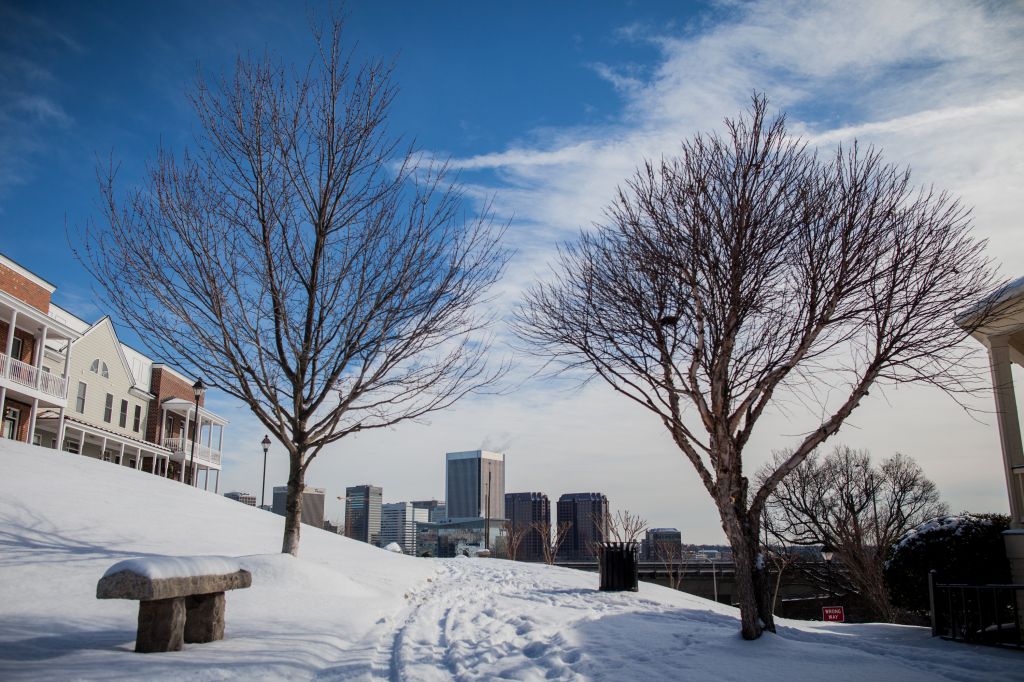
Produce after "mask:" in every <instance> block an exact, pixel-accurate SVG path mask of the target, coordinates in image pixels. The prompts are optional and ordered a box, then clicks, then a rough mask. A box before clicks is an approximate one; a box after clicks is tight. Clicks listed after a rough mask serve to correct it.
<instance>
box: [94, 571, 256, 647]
mask: <svg viewBox="0 0 1024 682" xmlns="http://www.w3.org/2000/svg"><path fill="white" fill-rule="evenodd" d="M251 584H252V574H251V573H249V571H244V570H242V569H241V568H239V566H238V564H237V562H235V561H234V560H233V559H229V558H227V557H147V558H143V559H129V560H128V561H121V562H119V563H117V564H114V565H113V566H111V567H110V568H109V569H107V572H106V573H105V574H104V575H103V577H102V578H100V581H99V583H98V584H97V585H96V598H97V599H136V600H138V601H139V627H138V632H137V633H136V637H135V651H138V652H143V653H150V652H156V651H180V650H181V648H182V645H183V643H184V642H189V643H190V644H191V643H201V642H213V641H215V640H218V639H224V592H225V591H227V590H236V589H239V588H244V587H249V586H250V585H251Z"/></svg>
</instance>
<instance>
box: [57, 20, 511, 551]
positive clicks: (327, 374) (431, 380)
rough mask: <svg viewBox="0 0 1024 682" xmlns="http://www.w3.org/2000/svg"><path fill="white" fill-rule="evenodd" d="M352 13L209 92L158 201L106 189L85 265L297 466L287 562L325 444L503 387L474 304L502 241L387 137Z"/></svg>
mask: <svg viewBox="0 0 1024 682" xmlns="http://www.w3.org/2000/svg"><path fill="white" fill-rule="evenodd" d="M341 35H342V24H341V21H340V20H337V19H335V20H334V21H332V22H329V23H328V24H327V25H326V26H325V27H324V26H316V27H314V30H313V37H314V42H315V46H314V47H315V50H314V56H313V57H312V59H311V60H310V61H309V63H308V64H307V65H305V66H303V67H300V68H297V69H287V68H285V67H284V66H282V65H280V64H278V63H277V62H275V61H274V60H272V59H271V57H269V56H264V57H260V58H257V57H246V58H243V57H239V59H238V61H237V64H236V67H235V72H234V74H232V75H231V76H229V77H225V78H222V79H219V80H217V81H216V82H213V83H210V82H208V81H206V80H205V79H203V78H202V77H200V78H199V80H198V82H197V84H196V86H195V88H194V89H193V90H192V92H191V93H190V99H191V102H192V105H193V108H194V110H195V113H196V116H197V117H198V119H199V133H198V136H197V138H196V140H195V145H194V147H193V149H192V150H191V151H189V152H187V153H185V154H184V155H182V156H180V157H176V156H174V155H173V154H171V153H170V152H168V151H166V150H161V151H160V153H159V155H158V156H157V158H156V160H155V162H154V163H153V164H152V165H151V167H150V168H149V170H148V174H147V175H146V177H145V178H144V180H143V182H142V185H141V187H139V188H136V189H131V190H129V191H127V192H125V193H124V194H123V195H121V194H118V193H116V192H115V190H114V172H113V170H110V171H108V172H107V173H106V174H103V175H101V190H102V196H103V210H104V216H103V217H104V220H103V221H102V222H101V223H98V224H97V223H89V224H88V225H87V226H86V228H85V230H84V232H85V234H84V235H83V238H82V240H81V246H80V248H79V250H78V252H77V253H78V255H79V257H80V258H81V259H82V260H83V261H84V262H85V263H86V264H87V266H88V267H89V268H90V269H91V270H92V272H93V274H94V275H95V276H96V278H97V280H98V281H99V284H100V287H101V288H102V290H103V294H104V297H105V299H106V301H107V302H108V303H109V304H110V305H112V306H113V307H114V309H115V310H116V311H117V312H118V313H119V314H120V316H121V318H122V319H123V320H125V321H126V322H127V323H128V324H129V325H130V326H131V327H133V328H134V329H135V330H136V331H137V332H138V335H139V338H140V339H141V341H142V342H143V343H144V344H145V345H146V346H147V347H148V348H149V349H150V350H151V351H152V352H153V353H155V354H156V355H158V356H159V357H161V358H163V359H165V360H167V361H169V362H173V363H175V364H178V365H180V366H182V367H184V368H187V369H189V370H191V371H192V373H194V374H195V375H196V376H201V377H202V378H203V379H204V380H205V381H206V382H207V383H208V384H210V385H212V386H214V387H216V388H219V389H221V390H222V391H224V392H225V393H227V394H228V395H230V396H232V397H234V398H237V399H238V400H240V401H242V402H243V403H244V404H245V405H247V406H248V407H249V409H250V410H251V411H252V413H253V414H254V415H255V416H256V418H257V419H259V421H260V422H261V423H262V424H263V425H264V426H265V427H266V428H267V429H268V430H269V431H270V433H271V434H273V435H274V437H276V438H277V439H278V440H279V441H280V442H281V443H283V445H284V447H285V448H286V449H287V450H288V455H289V472H288V498H287V503H286V516H285V525H284V539H283V542H282V551H284V552H290V553H292V554H297V553H298V548H299V532H300V528H301V526H300V513H301V508H302V507H301V497H302V490H303V487H304V478H305V474H306V471H307V470H308V468H309V466H310V464H311V463H312V462H313V461H314V459H315V458H316V456H317V455H318V454H319V453H320V452H321V451H322V450H323V449H324V448H325V447H326V446H328V445H330V444H331V443H335V442H337V441H339V440H341V439H342V438H345V437H346V436H350V435H352V434H355V433H360V432H364V431H368V430H371V429H380V428H386V427H391V426H394V425H396V424H398V423H400V422H403V421H406V420H415V419H420V418H422V417H425V416H426V415H428V414H430V413H432V412H434V411H436V410H441V409H444V408H446V407H448V406H449V405H451V404H452V403H454V402H455V401H456V400H458V399H460V398H461V397H463V396H464V395H466V394H467V393H469V392H471V391H474V390H478V389H481V388H483V387H485V386H487V385H489V384H490V383H491V382H492V381H493V380H494V379H495V378H496V377H497V376H498V375H499V374H500V373H501V369H500V368H499V369H498V370H496V371H491V370H490V369H489V368H488V366H487V365H486V364H485V362H484V358H485V355H486V351H487V343H486V339H485V338H483V337H481V336H480V335H479V334H477V332H478V331H480V330H482V329H483V328H484V326H485V325H486V324H487V322H488V318H487V317H486V316H481V315H480V314H479V313H478V312H477V310H478V307H477V305H478V304H479V303H480V302H481V301H482V299H483V297H484V296H485V293H486V291H487V289H488V288H489V286H490V285H491V284H492V283H493V282H494V281H495V280H496V279H497V278H498V277H499V275H500V273H501V271H502V269H503V267H504V264H505V261H506V255H505V252H504V251H503V250H502V249H501V248H500V246H499V238H500V233H501V230H500V229H498V228H495V227H494V226H493V225H492V223H491V222H490V220H489V219H488V218H487V216H486V215H484V216H481V217H476V218H466V217H465V216H464V215H463V211H464V206H463V202H462V195H461V193H460V191H459V190H458V189H457V188H455V187H453V186H451V185H450V184H449V183H448V182H447V181H446V180H445V177H446V173H445V169H444V168H443V167H434V166H429V165H422V164H420V163H419V161H418V160H417V156H416V155H415V153H414V150H412V149H408V150H404V151H403V150H401V149H400V148H399V143H398V141H397V139H396V138H394V137H392V136H391V135H390V133H389V132H388V130H387V120H388V112H389V109H390V106H391V103H392V100H393V99H394V96H395V89H394V87H393V85H392V84H391V69H390V67H388V66H387V65H385V64H383V63H381V62H379V61H373V62H368V63H366V64H363V65H354V64H352V63H350V62H349V60H348V59H347V57H346V54H345V52H344V50H343V46H342V40H341Z"/></svg>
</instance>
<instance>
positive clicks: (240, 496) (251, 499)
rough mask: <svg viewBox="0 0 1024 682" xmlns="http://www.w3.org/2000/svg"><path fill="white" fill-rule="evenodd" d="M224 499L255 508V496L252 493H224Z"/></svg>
mask: <svg viewBox="0 0 1024 682" xmlns="http://www.w3.org/2000/svg"><path fill="white" fill-rule="evenodd" d="M224 497H226V498H228V499H229V500H234V501H235V502H241V503H242V504H247V505H249V506H250V507H255V506H256V496H255V495H254V494H252V493H243V492H230V493H224Z"/></svg>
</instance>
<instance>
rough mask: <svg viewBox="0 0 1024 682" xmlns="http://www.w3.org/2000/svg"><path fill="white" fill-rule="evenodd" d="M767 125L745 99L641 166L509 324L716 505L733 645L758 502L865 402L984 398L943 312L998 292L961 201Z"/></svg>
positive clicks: (763, 597)
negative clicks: (598, 395) (649, 418)
mask: <svg viewBox="0 0 1024 682" xmlns="http://www.w3.org/2000/svg"><path fill="white" fill-rule="evenodd" d="M766 112H767V101H766V100H765V99H764V98H763V97H760V96H755V98H754V102H753V106H752V107H751V110H750V111H749V113H748V114H747V115H742V116H740V117H739V118H738V119H735V120H727V121H726V122H725V125H726V130H727V132H726V134H725V136H724V137H723V136H719V135H715V134H712V135H698V136H696V137H694V138H693V139H690V140H687V141H684V142H683V143H682V146H681V149H680V152H679V155H678V156H676V157H674V158H665V159H663V160H661V161H660V162H657V163H655V162H647V163H645V164H644V166H643V167H642V168H640V169H639V170H638V172H637V173H636V175H635V176H634V177H633V178H632V179H631V180H629V181H628V182H627V183H626V186H625V187H624V188H621V189H620V190H619V191H618V193H617V195H616V197H615V198H614V200H613V202H612V204H611V206H610V208H609V209H608V211H607V219H606V221H605V222H604V223H603V224H601V225H597V226H595V228H594V229H593V230H589V231H584V232H583V233H581V235H580V236H579V238H578V240H576V241H575V242H573V243H571V244H567V245H565V246H564V248H563V249H562V251H561V253H560V257H559V261H558V263H557V264H556V266H555V271H554V274H553V277H552V279H551V280H550V281H547V282H542V283H539V284H537V285H535V286H534V287H533V288H532V289H531V291H530V292H528V294H527V295H526V298H525V301H524V303H523V304H522V306H521V307H520V308H519V310H518V317H517V328H518V331H519V334H520V336H521V337H522V338H523V339H524V340H525V341H526V342H528V343H529V344H531V346H532V347H533V348H534V349H535V350H537V351H539V352H540V353H542V354H546V355H547V356H548V357H549V358H551V359H552V361H553V362H554V363H555V366H556V367H559V368H561V369H563V370H582V371H583V372H584V375H585V376H589V377H600V378H601V379H603V380H604V381H605V382H607V383H608V384H609V385H610V386H611V387H612V388H613V389H614V390H616V391H618V392H619V393H621V394H623V395H625V396H627V397H628V398H630V399H631V400H633V401H634V402H636V403H637V404H638V405H640V406H642V407H643V408H644V409H646V410H649V411H650V412H652V413H653V414H654V416H655V417H656V418H657V419H658V420H659V421H660V422H661V424H663V425H664V427H665V428H666V429H667V430H668V432H669V433H670V434H671V437H672V439H673V441H674V443H675V444H676V446H677V447H678V448H679V450H680V451H681V453H682V454H683V455H684V456H685V457H686V458H687V459H688V460H689V461H690V463H691V464H692V466H693V467H694V469H695V470H696V472H697V475H698V476H699V478H700V481H701V483H702V484H703V485H704V487H705V489H706V490H707V492H708V494H709V495H710V496H711V498H712V500H713V501H714V503H715V505H716V507H717V508H718V512H719V515H720V517H721V520H722V526H723V529H724V530H725V533H726V535H727V536H728V538H729V543H730V545H731V547H732V551H733V558H734V560H735V563H736V594H735V599H736V600H737V601H738V603H739V605H740V613H741V624H742V634H743V636H744V637H745V638H747V639H754V638H757V637H759V636H760V634H761V632H762V631H763V630H764V629H766V628H767V629H769V630H772V629H773V628H774V621H773V618H772V614H771V604H770V600H769V598H768V594H769V585H768V582H769V581H768V579H767V576H766V573H765V570H764V564H763V562H761V561H759V557H758V553H759V547H760V543H759V537H758V536H759V526H760V519H761V509H762V508H763V506H764V504H765V501H766V499H767V497H768V495H769V494H770V493H771V491H772V490H773V489H774V488H775V486H776V485H777V484H778V482H779V481H780V480H781V479H782V478H783V477H784V476H785V475H786V474H788V473H789V472H790V471H792V470H793V469H794V468H796V467H797V466H798V465H799V464H800V462H802V461H803V460H804V459H805V458H806V457H807V456H808V454H809V453H810V452H811V451H813V450H814V448H816V447H817V446H818V445H820V444H821V443H823V442H824V441H825V440H826V439H828V438H829V437H830V436H832V435H833V434H835V433H836V432H837V431H838V430H839V428H840V426H841V425H842V424H843V422H844V420H846V418H847V417H849V416H850V414H851V413H852V412H853V410H854V409H855V408H856V407H857V405H858V404H859V403H860V401H861V400H863V399H864V398H865V397H866V396H867V395H868V391H869V389H870V388H871V387H872V386H873V385H875V384H878V383H881V384H885V383H902V382H924V383H927V384H932V385H934V386H938V387H939V388H941V389H944V390H946V391H949V392H956V391H962V390H969V389H971V388H973V387H977V388H979V389H980V388H982V384H981V382H979V381H978V374H977V373H976V372H975V370H974V368H973V367H970V366H968V365H967V364H966V363H965V360H966V359H968V357H969V355H970V354H972V353H973V349H971V348H969V347H967V346H966V345H964V344H961V343H960V342H961V341H962V340H963V339H964V336H965V332H964V331H963V330H960V329H957V327H956V325H955V324H953V322H952V315H953V314H954V313H955V312H957V311H959V310H962V309H963V308H964V307H965V306H966V305H968V304H972V303H973V302H975V301H978V300H980V299H981V298H982V296H984V295H985V294H987V293H988V292H989V291H991V290H992V289H993V285H994V283H995V271H994V269H993V266H992V265H991V263H990V261H989V260H988V259H987V258H986V257H985V256H984V253H983V250H984V244H983V242H981V241H978V240H975V239H974V238H972V237H971V235H970V221H969V217H968V212H967V211H966V210H965V209H963V208H962V207H961V206H960V205H959V203H958V202H957V201H955V200H953V199H951V198H949V197H948V196H946V195H945V194H940V193H935V192H933V191H930V190H922V191H918V190H915V189H914V188H913V187H912V186H911V184H910V174H909V171H904V170H900V169H897V168H895V167H893V166H891V165H887V164H885V163H884V162H883V160H882V158H881V156H880V154H879V153H877V152H875V151H873V150H870V149H869V150H867V151H864V150H862V149H860V148H859V147H858V146H857V145H856V144H855V145H853V146H852V147H849V148H847V147H840V148H839V149H837V150H836V151H835V153H833V154H831V155H828V156H825V157H819V156H818V155H817V154H816V153H815V152H813V151H812V150H810V149H808V147H807V145H806V143H805V142H803V141H801V140H800V139H798V138H795V137H793V136H791V135H789V134H788V133H787V131H786V127H785V121H784V117H783V116H781V115H780V116H778V117H776V118H774V119H771V118H770V117H768V116H767V114H766ZM975 324H976V322H975ZM968 331H969V330H968ZM798 401H799V402H802V403H803V404H804V405H805V406H806V407H807V408H808V409H807V415H808V419H809V420H811V423H810V424H809V425H808V426H809V428H808V430H807V431H806V433H804V434H803V435H802V436H799V437H797V438H796V441H795V443H794V445H793V447H792V450H791V454H790V456H789V457H788V458H787V459H785V460H784V461H781V462H779V463H778V465H777V466H776V468H775V469H774V470H773V471H772V472H771V473H770V474H769V475H768V476H767V477H766V478H765V480H764V482H763V484H762V485H761V486H760V487H757V488H756V489H751V488H750V486H749V482H748V478H747V474H746V472H745V471H744V467H743V459H744V451H745V448H746V446H747V444H748V443H749V442H750V438H751V436H752V435H753V433H754V429H755V427H756V425H757V423H758V420H759V419H760V418H761V416H762V415H763V414H764V413H765V411H766V410H769V411H770V410H776V411H778V410H791V409H792V406H793V405H794V404H795V403H797V402H798Z"/></svg>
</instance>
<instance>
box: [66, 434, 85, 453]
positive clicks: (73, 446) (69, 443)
mask: <svg viewBox="0 0 1024 682" xmlns="http://www.w3.org/2000/svg"><path fill="white" fill-rule="evenodd" d="M81 448H82V446H81V444H80V443H79V442H78V441H77V440H71V439H70V438H65V439H64V451H65V452H70V453H71V454H73V455H78V454H81V452H82V449H81Z"/></svg>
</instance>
